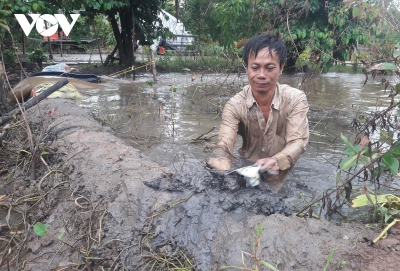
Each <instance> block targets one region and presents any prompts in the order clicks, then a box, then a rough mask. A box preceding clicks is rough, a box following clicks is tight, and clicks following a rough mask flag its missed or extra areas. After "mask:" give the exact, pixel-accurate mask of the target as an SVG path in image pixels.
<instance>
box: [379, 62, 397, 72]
mask: <svg viewBox="0 0 400 271" xmlns="http://www.w3.org/2000/svg"><path fill="white" fill-rule="evenodd" d="M380 70H381V71H397V70H398V69H397V67H396V65H394V64H392V63H386V62H385V63H382V67H381V68H380Z"/></svg>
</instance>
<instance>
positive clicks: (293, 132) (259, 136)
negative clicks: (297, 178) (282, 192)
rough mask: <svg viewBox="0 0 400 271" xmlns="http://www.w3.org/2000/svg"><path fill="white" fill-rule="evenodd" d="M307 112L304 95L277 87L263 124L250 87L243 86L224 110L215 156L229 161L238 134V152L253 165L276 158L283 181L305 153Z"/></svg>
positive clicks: (283, 86)
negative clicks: (268, 158) (239, 138)
mask: <svg viewBox="0 0 400 271" xmlns="http://www.w3.org/2000/svg"><path fill="white" fill-rule="evenodd" d="M307 111H308V103H307V98H306V95H305V94H304V92H302V91H301V90H298V89H296V88H292V87H290V86H288V85H281V84H277V88H276V90H275V95H274V98H273V99H272V105H271V109H270V114H269V119H268V120H267V121H265V119H264V114H263V113H262V111H261V109H260V108H259V106H258V105H257V102H256V100H255V99H254V97H253V94H252V92H251V88H250V86H249V85H248V86H245V87H244V88H243V90H242V91H241V92H239V93H238V94H236V95H235V96H234V97H232V98H231V99H230V100H229V101H228V102H227V103H226V105H225V107H224V110H223V113H222V123H221V128H220V130H219V136H218V143H217V144H218V145H219V146H220V147H221V148H217V149H216V151H215V153H216V154H217V156H219V157H224V158H226V159H228V160H229V161H230V162H232V150H233V146H234V144H235V142H236V137H237V134H239V135H241V136H242V138H243V145H242V147H241V149H240V150H239V152H241V153H242V154H243V155H244V156H245V157H247V158H248V159H249V160H251V161H254V162H255V161H257V160H258V159H260V158H266V157H271V156H275V158H276V159H277V160H278V165H279V168H280V176H279V177H278V179H281V180H282V179H284V178H285V177H286V175H287V171H288V170H289V169H290V167H292V166H293V165H294V164H295V163H296V161H297V160H298V159H299V157H300V155H301V154H302V153H303V152H304V151H305V148H306V144H307V142H308V138H309V131H308V120H307ZM223 150H225V151H223Z"/></svg>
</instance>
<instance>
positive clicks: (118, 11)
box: [68, 0, 165, 66]
mask: <svg viewBox="0 0 400 271" xmlns="http://www.w3.org/2000/svg"><path fill="white" fill-rule="evenodd" d="M164 2H165V0H148V1H141V0H121V1H101V0H99V1H90V0H84V1H71V2H70V4H69V5H68V7H69V10H73V9H76V7H77V6H79V4H82V6H83V8H84V9H85V11H84V12H83V13H82V14H83V15H84V16H91V17H93V16H94V15H95V14H99V13H104V14H105V15H107V16H108V20H109V21H110V23H111V27H112V30H113V32H114V37H115V40H116V42H117V48H118V54H119V58H120V63H121V64H122V65H125V66H131V65H133V61H134V45H133V42H134V40H142V44H146V43H147V44H149V43H151V42H152V40H153V39H154V38H155V37H157V36H158V35H159V34H160V33H162V31H163V27H162V25H161V21H160V20H159V18H158V16H157V12H158V10H159V6H160V5H161V4H163V3H164ZM157 23H158V24H157ZM134 36H135V37H134ZM138 36H139V37H138Z"/></svg>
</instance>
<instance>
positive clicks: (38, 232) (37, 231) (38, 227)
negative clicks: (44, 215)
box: [33, 222, 49, 236]
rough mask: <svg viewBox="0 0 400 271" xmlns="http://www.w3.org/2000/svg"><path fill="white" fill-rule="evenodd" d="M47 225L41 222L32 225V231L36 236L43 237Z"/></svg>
mask: <svg viewBox="0 0 400 271" xmlns="http://www.w3.org/2000/svg"><path fill="white" fill-rule="evenodd" d="M48 227H49V225H47V224H46V225H43V224H42V223H41V222H36V224H35V225H33V231H34V232H35V234H36V235H37V236H45V235H46V233H47V228H48Z"/></svg>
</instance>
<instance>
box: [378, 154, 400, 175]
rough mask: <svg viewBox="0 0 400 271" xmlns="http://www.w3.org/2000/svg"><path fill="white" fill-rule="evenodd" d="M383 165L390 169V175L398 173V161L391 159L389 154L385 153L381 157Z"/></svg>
mask: <svg viewBox="0 0 400 271" xmlns="http://www.w3.org/2000/svg"><path fill="white" fill-rule="evenodd" d="M382 161H383V163H384V164H385V165H386V166H387V167H388V168H389V169H390V172H391V173H392V174H397V173H398V172H399V160H397V159H396V158H394V157H393V155H392V154H391V153H387V154H385V155H384V156H383V157H382Z"/></svg>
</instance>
